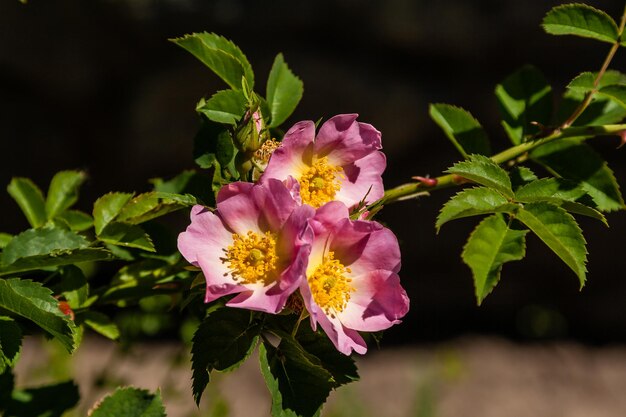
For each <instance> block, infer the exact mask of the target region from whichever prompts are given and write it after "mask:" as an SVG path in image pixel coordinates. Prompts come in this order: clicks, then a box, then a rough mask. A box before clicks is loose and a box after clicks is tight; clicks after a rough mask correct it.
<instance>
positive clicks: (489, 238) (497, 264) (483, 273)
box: [462, 214, 528, 305]
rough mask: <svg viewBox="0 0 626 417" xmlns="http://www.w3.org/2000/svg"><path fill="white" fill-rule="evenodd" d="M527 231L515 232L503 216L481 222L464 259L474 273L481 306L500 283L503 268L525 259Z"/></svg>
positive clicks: (467, 245)
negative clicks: (507, 264) (509, 263)
mask: <svg viewBox="0 0 626 417" xmlns="http://www.w3.org/2000/svg"><path fill="white" fill-rule="evenodd" d="M527 232H528V230H513V229H511V228H510V227H509V225H508V224H507V223H506V222H505V221H504V219H503V218H502V215H500V214H496V215H493V216H490V217H487V218H486V219H484V220H483V221H482V222H480V224H479V225H478V226H477V227H476V229H474V231H473V232H472V234H471V235H470V237H469V239H468V240H467V243H466V244H465V247H464V248H463V254H462V258H463V262H465V263H466V264H467V265H468V266H469V267H470V268H471V270H472V275H473V277H474V289H475V291H476V299H477V300H478V304H479V305H480V304H481V303H482V301H483V300H484V299H485V297H486V296H487V295H488V294H489V293H490V292H491V291H492V290H493V288H494V287H495V286H496V284H497V283H498V281H499V280H500V273H501V271H502V266H503V265H504V264H505V263H506V262H511V261H519V260H520V259H523V258H524V256H525V254H526V244H525V240H524V238H525V236H526V233H527Z"/></svg>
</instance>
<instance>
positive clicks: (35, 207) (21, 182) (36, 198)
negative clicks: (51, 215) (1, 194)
mask: <svg viewBox="0 0 626 417" xmlns="http://www.w3.org/2000/svg"><path fill="white" fill-rule="evenodd" d="M7 191H8V192H9V194H10V195H11V197H13V199H14V200H15V202H16V203H17V205H18V206H20V209H22V212H24V215H25V216H26V220H28V223H30V225H31V226H33V227H40V226H43V224H44V223H45V222H46V220H47V216H46V204H45V202H44V199H43V194H42V193H41V190H40V189H39V188H38V187H37V186H36V185H35V184H34V183H33V182H32V181H31V180H29V179H28V178H13V179H12V180H11V183H10V184H9V186H8V187H7Z"/></svg>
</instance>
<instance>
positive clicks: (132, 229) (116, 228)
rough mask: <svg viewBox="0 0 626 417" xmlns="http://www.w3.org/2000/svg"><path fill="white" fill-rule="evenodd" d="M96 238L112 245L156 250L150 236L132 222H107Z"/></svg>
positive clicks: (149, 250) (150, 250)
mask: <svg viewBox="0 0 626 417" xmlns="http://www.w3.org/2000/svg"><path fill="white" fill-rule="evenodd" d="M98 239H100V240H101V241H103V242H105V243H110V244H112V245H119V246H124V247H127V248H137V249H143V250H146V251H148V252H155V251H156V250H155V248H154V244H153V243H152V240H151V239H150V236H148V234H147V233H146V232H144V230H143V229H142V228H141V227H140V226H137V225H133V224H127V223H119V222H112V223H109V224H108V225H107V226H106V227H105V228H104V230H102V232H100V234H99V235H98Z"/></svg>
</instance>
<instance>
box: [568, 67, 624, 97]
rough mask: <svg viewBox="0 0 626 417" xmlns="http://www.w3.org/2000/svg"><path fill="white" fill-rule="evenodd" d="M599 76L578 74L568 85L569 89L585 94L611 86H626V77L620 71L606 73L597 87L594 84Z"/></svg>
mask: <svg viewBox="0 0 626 417" xmlns="http://www.w3.org/2000/svg"><path fill="white" fill-rule="evenodd" d="M597 76H598V73H597V72H582V73H580V74H578V75H577V76H576V77H575V78H574V79H573V80H572V81H570V83H569V84H568V85H567V89H568V90H572V91H577V92H580V93H583V94H584V93H587V92H589V91H592V90H595V89H600V88H603V87H606V86H610V85H620V84H626V75H624V74H622V73H621V72H619V71H615V70H608V71H606V72H605V73H604V75H603V76H602V78H600V81H599V82H598V85H597V86H596V85H594V82H595V80H596V77H597Z"/></svg>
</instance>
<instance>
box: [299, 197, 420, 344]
mask: <svg viewBox="0 0 626 417" xmlns="http://www.w3.org/2000/svg"><path fill="white" fill-rule="evenodd" d="M348 216H349V213H348V208H347V207H346V206H345V205H344V204H343V203H340V202H330V203H328V204H326V205H324V206H323V207H321V208H319V209H318V210H317V211H316V213H315V216H314V217H313V218H312V219H310V220H309V223H310V224H311V227H312V228H313V231H314V233H315V238H314V239H313V243H312V246H311V255H310V256H309V262H308V266H307V269H306V279H305V280H303V281H302V284H301V285H300V291H301V294H302V298H303V300H304V304H305V306H306V308H307V310H308V311H309V313H310V319H311V325H312V327H313V329H316V327H317V324H318V323H319V325H320V326H321V327H322V329H324V331H325V332H326V334H327V335H328V337H329V338H330V340H331V341H332V342H333V344H334V345H335V347H336V348H337V350H339V351H340V352H341V353H343V354H345V355H349V354H350V353H351V352H352V350H354V351H355V352H357V353H361V354H363V353H365V352H366V351H367V346H366V344H365V341H364V340H363V338H362V337H361V336H360V335H359V333H358V332H360V331H364V332H375V331H380V330H384V329H387V328H389V327H391V326H392V325H394V324H397V323H400V320H399V319H400V318H402V317H403V316H404V315H405V314H406V313H407V311H408V309H409V299H408V297H407V294H406V292H405V291H404V289H403V288H402V286H401V285H400V278H399V277H398V275H397V273H398V271H399V270H400V248H399V246H398V241H397V239H396V237H395V235H394V234H393V233H392V232H391V231H390V230H389V229H386V228H384V227H383V226H382V225H380V224H379V223H377V222H373V221H364V220H350V218H349V217H348Z"/></svg>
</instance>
